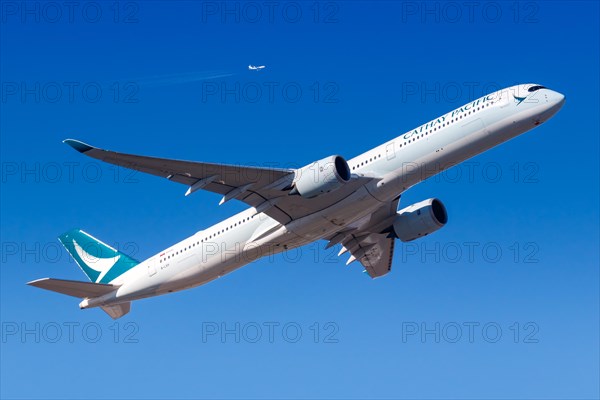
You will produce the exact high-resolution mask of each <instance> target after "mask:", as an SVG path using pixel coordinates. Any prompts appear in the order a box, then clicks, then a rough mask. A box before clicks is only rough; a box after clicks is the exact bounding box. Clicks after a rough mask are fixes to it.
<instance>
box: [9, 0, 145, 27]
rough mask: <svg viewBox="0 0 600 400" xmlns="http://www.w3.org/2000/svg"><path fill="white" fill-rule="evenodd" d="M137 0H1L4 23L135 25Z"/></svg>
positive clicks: (138, 5)
mask: <svg viewBox="0 0 600 400" xmlns="http://www.w3.org/2000/svg"><path fill="white" fill-rule="evenodd" d="M140 5H141V2H138V1H117V0H106V1H70V0H68V1H2V2H0V21H1V22H2V23H3V24H102V23H112V24H137V23H138V22H139V16H140Z"/></svg>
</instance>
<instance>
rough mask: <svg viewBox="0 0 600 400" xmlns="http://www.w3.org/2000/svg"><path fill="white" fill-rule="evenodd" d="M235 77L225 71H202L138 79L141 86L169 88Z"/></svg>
mask: <svg viewBox="0 0 600 400" xmlns="http://www.w3.org/2000/svg"><path fill="white" fill-rule="evenodd" d="M232 75H234V74H233V73H230V72H224V71H202V72H188V73H180V74H170V75H158V76H153V77H149V78H142V79H138V80H137V83H138V84H139V85H140V86H168V85H180V84H183V83H193V82H201V81H206V80H209V79H218V78H225V77H228V76H232Z"/></svg>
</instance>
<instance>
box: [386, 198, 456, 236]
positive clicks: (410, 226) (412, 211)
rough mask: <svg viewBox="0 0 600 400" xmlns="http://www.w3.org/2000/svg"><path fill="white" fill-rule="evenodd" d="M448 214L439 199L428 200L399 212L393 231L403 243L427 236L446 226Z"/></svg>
mask: <svg viewBox="0 0 600 400" xmlns="http://www.w3.org/2000/svg"><path fill="white" fill-rule="evenodd" d="M446 222H448V213H447V212H446V207H444V204H442V202H441V201H439V200H438V199H427V200H423V201H421V202H419V203H416V204H413V205H410V206H408V207H406V208H403V209H402V210H400V211H398V215H397V217H396V219H395V220H394V224H393V229H394V234H395V235H396V237H397V238H398V239H400V240H402V241H403V242H410V241H411V240H415V239H418V238H420V237H423V236H427V235H429V234H430V233H433V232H435V231H437V230H438V229H440V228H441V227H442V226H444V225H446Z"/></svg>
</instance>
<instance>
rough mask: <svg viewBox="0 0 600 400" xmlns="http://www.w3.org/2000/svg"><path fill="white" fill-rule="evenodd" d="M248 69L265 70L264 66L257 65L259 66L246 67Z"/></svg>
mask: <svg viewBox="0 0 600 400" xmlns="http://www.w3.org/2000/svg"><path fill="white" fill-rule="evenodd" d="M248 69H249V70H251V71H260V70H261V69H265V66H264V65H259V66H254V65H248Z"/></svg>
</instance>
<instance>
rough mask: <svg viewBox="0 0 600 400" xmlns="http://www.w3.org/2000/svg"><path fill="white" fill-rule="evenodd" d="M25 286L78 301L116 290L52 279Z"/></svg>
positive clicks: (102, 284) (101, 285)
mask: <svg viewBox="0 0 600 400" xmlns="http://www.w3.org/2000/svg"><path fill="white" fill-rule="evenodd" d="M27 284H28V285H31V286H35V287H39V288H41V289H46V290H51V291H53V292H58V293H62V294H66V295H68V296H73V297H79V298H80V299H85V298H91V297H98V296H102V295H104V294H107V293H110V292H112V291H114V290H116V289H117V288H118V286H115V285H108V284H104V283H92V282H80V281H70V280H65V279H54V278H43V279H38V280H35V281H31V282H27ZM105 311H106V310H105Z"/></svg>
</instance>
